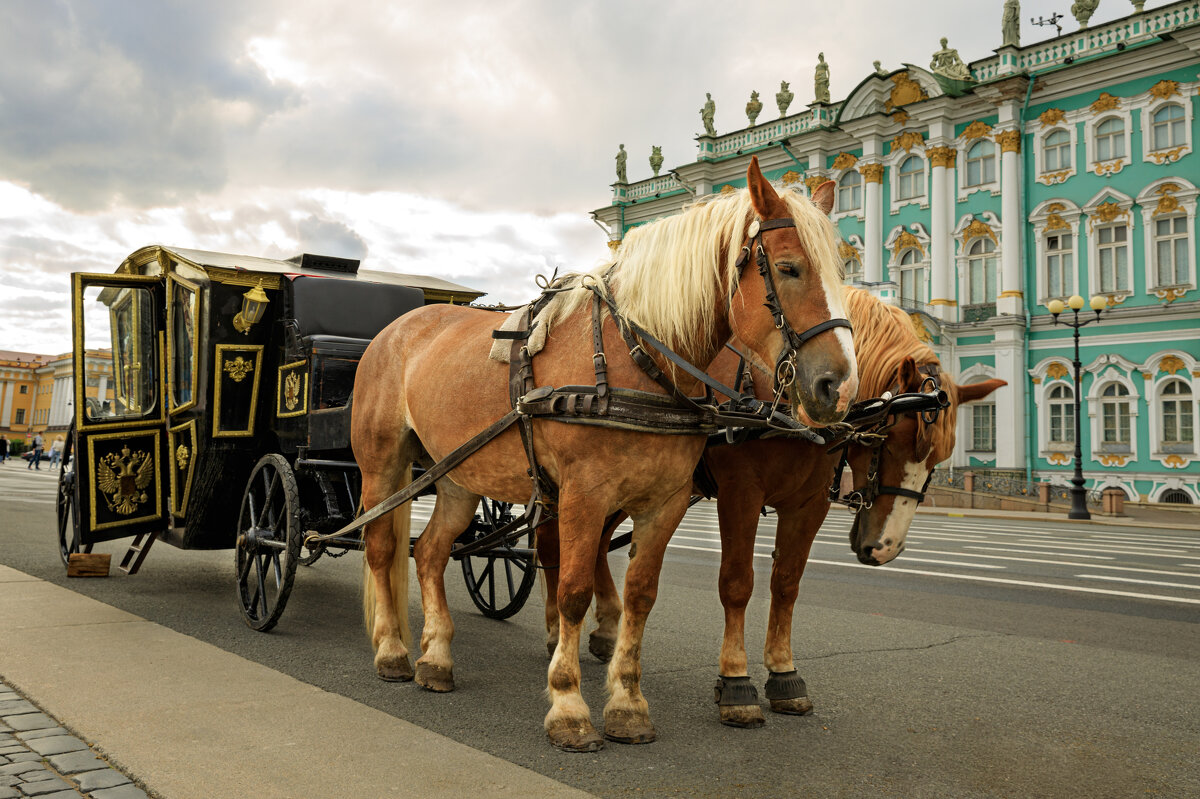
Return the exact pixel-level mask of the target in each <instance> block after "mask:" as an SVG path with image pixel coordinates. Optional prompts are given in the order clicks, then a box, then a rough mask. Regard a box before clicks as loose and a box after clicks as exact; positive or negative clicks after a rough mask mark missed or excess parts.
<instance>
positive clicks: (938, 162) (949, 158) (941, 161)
mask: <svg viewBox="0 0 1200 799" xmlns="http://www.w3.org/2000/svg"><path fill="white" fill-rule="evenodd" d="M925 154H926V155H928V156H929V163H930V164H932V165H933V166H940V167H946V168H953V167H954V160H955V158H956V157H957V156H958V150H955V149H954V148H953V147H931V148H929V149H928V150H926V151H925Z"/></svg>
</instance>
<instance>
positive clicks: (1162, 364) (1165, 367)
mask: <svg viewBox="0 0 1200 799" xmlns="http://www.w3.org/2000/svg"><path fill="white" fill-rule="evenodd" d="M1158 368H1159V371H1162V372H1170V373H1171V374H1176V373H1177V372H1179V371H1180V370H1184V371H1186V370H1187V365H1186V364H1184V362H1183V360H1182V359H1180V358H1179V356H1177V355H1164V356H1163V358H1162V360H1161V361H1159V362H1158Z"/></svg>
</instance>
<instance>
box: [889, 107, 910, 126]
mask: <svg viewBox="0 0 1200 799" xmlns="http://www.w3.org/2000/svg"><path fill="white" fill-rule="evenodd" d="M892 121H893V122H896V123H898V124H900V125H906V124H908V112H907V111H905V110H904V109H903V108H901V109H898V110H896V111H893V112H892Z"/></svg>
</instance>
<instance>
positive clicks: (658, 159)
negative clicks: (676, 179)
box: [650, 144, 663, 177]
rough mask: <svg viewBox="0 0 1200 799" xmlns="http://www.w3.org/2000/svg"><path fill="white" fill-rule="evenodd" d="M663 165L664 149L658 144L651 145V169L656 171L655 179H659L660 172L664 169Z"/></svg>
mask: <svg viewBox="0 0 1200 799" xmlns="http://www.w3.org/2000/svg"><path fill="white" fill-rule="evenodd" d="M662 165H663V154H662V147H660V146H658V145H656V144H652V145H650V168H651V169H653V170H654V177H658V170H660V169H662Z"/></svg>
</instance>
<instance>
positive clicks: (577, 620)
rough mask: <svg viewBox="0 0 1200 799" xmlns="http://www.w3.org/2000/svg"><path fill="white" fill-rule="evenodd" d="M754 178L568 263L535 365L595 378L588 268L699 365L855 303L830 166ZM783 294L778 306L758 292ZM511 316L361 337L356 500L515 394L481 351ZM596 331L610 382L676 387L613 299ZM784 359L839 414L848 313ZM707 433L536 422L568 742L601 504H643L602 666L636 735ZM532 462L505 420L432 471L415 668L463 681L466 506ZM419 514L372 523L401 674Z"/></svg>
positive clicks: (778, 352) (558, 736)
mask: <svg viewBox="0 0 1200 799" xmlns="http://www.w3.org/2000/svg"><path fill="white" fill-rule="evenodd" d="M747 184H748V188H747V189H746V190H743V191H741V192H736V193H733V194H732V195H723V196H720V197H718V198H715V199H713V200H712V201H710V202H705V203H699V204H697V205H695V206H693V207H691V208H690V209H688V210H687V211H685V212H684V213H682V214H680V215H678V216H674V217H670V218H667V219H663V220H660V221H657V222H654V223H651V224H648V225H645V226H643V227H640V228H637V229H635V230H633V231H631V232H630V234H629V235H628V236H627V237H626V239H625V241H624V242H623V244H622V247H621V249H620V251H619V253H618V256H617V258H616V260H615V261H614V262H613V263H611V264H606V265H605V266H604V267H602V268H600V269H597V270H596V271H594V272H593V273H591V276H590V277H589V276H586V275H585V276H574V277H573V278H572V279H571V282H568V283H567V285H574V286H575V287H576V288H574V289H573V290H570V291H564V292H561V293H559V294H557V295H556V298H555V299H554V300H553V301H552V305H551V307H550V308H549V309H548V310H547V312H546V314H545V315H544V317H543V318H544V319H548V321H545V322H543V323H545V324H548V325H549V332H548V334H547V336H546V341H545V345H544V349H543V350H542V351H541V353H540V354H538V355H537V357H536V358H535V360H534V372H535V378H536V381H537V383H538V384H539V385H542V386H564V385H582V384H586V383H589V382H591V381H593V380H594V379H595V377H594V363H595V361H594V359H593V329H592V311H591V304H592V297H593V294H592V287H596V288H598V289H599V290H600V291H602V292H604V293H606V294H608V296H609V298H610V299H611V300H612V302H613V307H615V308H617V309H618V313H620V314H621V315H622V316H623V317H624V318H626V319H629V320H631V321H632V322H634V323H636V324H637V325H639V326H641V328H643V329H644V330H646V331H647V332H649V333H650V334H651V335H652V336H654V337H656V338H658V339H661V340H662V341H664V342H665V343H666V344H667V345H668V346H669V347H670V348H671V349H672V350H673V351H674V352H675V353H677V354H679V355H680V356H682V357H683V358H686V359H687V360H688V361H690V362H691V363H693V364H696V365H698V366H700V367H701V368H704V367H707V366H708V364H709V363H711V361H712V360H713V358H714V357H716V355H717V353H718V352H719V351H720V349H721V347H722V346H723V345H724V343H725V342H726V341H727V340H728V339H729V338H730V336H731V335H733V334H736V335H737V336H738V337H739V338H740V339H741V340H742V341H743V342H745V344H746V346H747V347H748V348H749V349H750V350H751V351H752V352H754V354H755V357H757V358H761V359H762V360H763V362H764V363H771V364H775V363H777V362H782V363H783V364H784V365H785V366H786V365H787V362H788V358H787V357H784V356H785V355H786V353H787V352H789V351H790V350H789V348H791V349H794V344H795V340H796V338H803V336H796V334H795V333H794V332H793V331H795V330H804V331H808V330H810V329H811V328H813V327H815V326H819V325H822V324H823V323H826V322H828V321H829V320H830V319H831V318H834V319H835V318H838V317H842V316H844V309H843V301H842V296H841V292H840V287H839V286H838V259H837V252H836V241H837V238H836V233H835V231H834V229H833V226H832V224H831V223H830V222H829V219H828V217H827V214H828V212H829V209H830V206H831V205H832V202H833V191H832V184H825V186H823V187H821V188H820V189H818V190H817V191H816V192H815V194H814V201H813V202H810V201H808V200H807V199H804V198H803V197H801V196H799V195H798V194H795V193H794V192H784V193H783V195H782V196H781V195H779V194H777V193H776V192H775V190H774V189H773V188H772V187H771V185H770V184H769V183H768V182H767V181H766V180H765V179H764V178H763V176H762V173H761V172H760V171H759V168H758V163H757V160H754V161H752V163H751V166H750V170H749V172H748V174H747ZM759 220H762V221H759ZM773 220H776V221H775V223H772V221H773ZM756 234H757V235H756ZM743 249H745V250H746V252H747V253H748V254H751V255H754V254H760V255H761V256H762V258H761V259H760V264H759V265H760V270H761V273H762V274H763V277H761V278H760V277H759V276H758V275H754V274H753V270H750V269H743V268H742V267H743V266H744V265H745V262H746V260H747V259H745V258H740V257H739V256H740V254H741V251H742V250H743ZM606 281H607V282H606ZM768 281H769V282H768ZM559 285H561V283H560V284H559ZM607 285H611V291H610V290H609V289H607V288H605V286H607ZM772 287H773V289H774V291H772ZM772 294H774V295H775V296H776V297H777V300H776V302H775V304H776V306H777V308H778V310H779V315H780V325H779V326H777V323H776V319H775V318H774V316H773V315H772V313H771V312H769V311H768V310H767V309H766V308H764V305H765V304H767V303H768V300H769V299H770V297H771V296H772ZM503 321H504V317H501V316H498V315H497V314H495V313H493V312H490V311H484V310H479V309H471V308H462V307H453V306H445V305H438V306H428V307H425V308H421V309H418V310H417V311H414V312H412V313H409V314H406V315H405V316H403V317H401V318H400V319H398V320H396V321H395V322H394V323H392V324H391V325H390V326H389V327H388V328H387V329H385V330H384V331H383V332H382V333H380V334H379V336H377V337H376V338H375V340H374V341H373V342H372V343H371V346H370V347H368V349H367V351H366V353H365V354H364V356H363V358H362V361H361V362H360V364H359V367H358V373H357V377H356V380H355V387H354V403H353V417H352V428H351V442H352V445H353V448H354V454H355V459H356V460H357V461H358V464H359V466H360V468H361V470H362V478H363V486H362V502H363V506H364V507H366V508H371V507H373V506H374V505H376V504H378V503H379V502H381V501H382V500H383V499H384V498H386V497H387V496H388V495H389V494H391V493H392V492H394V491H396V490H397V489H398V488H399V487H401V486H403V485H406V484H407V483H408V482H409V480H410V475H411V464H413V463H414V462H417V461H421V462H429V461H436V460H439V459H441V458H443V457H445V456H446V454H447V453H449V452H451V451H453V450H454V449H455V448H456V447H459V446H460V445H461V444H463V443H464V442H465V441H467V440H468V439H469V438H471V437H472V436H473V435H475V434H476V433H478V432H479V431H481V430H484V429H485V428H487V427H488V426H489V425H490V424H492V423H493V422H495V421H497V420H498V419H500V418H501V417H504V416H505V415H506V413H508V411H509V410H510V408H511V405H510V396H509V370H508V367H507V366H505V365H502V364H500V363H497V362H495V361H492V360H489V358H488V350H489V347H490V345H491V342H492V331H493V330H495V329H496V328H498V327H499V326H500V324H501V322H503ZM602 339H603V344H604V350H605V352H606V353H607V358H606V360H607V373H608V381H609V383H610V384H611V385H614V386H620V387H622V388H628V389H635V390H640V391H643V392H650V393H657V394H665V393H666V392H665V390H664V389H663V388H662V387H661V386H660V384H659V383H657V382H655V381H653V380H651V379H650V378H649V377H647V375H646V374H645V373H643V372H642V371H641V370H640V369H638V368H637V366H636V365H635V364H634V361H633V359H632V358H631V357H630V355H629V354H627V353H628V352H629V347H628V346H626V345H625V344H624V343H623V339H622V336H621V333H620V332H619V330H618V328H617V325H616V323H615V321H614V320H613V318H612V316H611V314H607V313H606V314H605V315H604V316H603V323H602ZM789 342H791V343H790V344H789ZM654 357H655V360H656V361H657V363H658V365H659V366H660V367H661V368H662V369H663V370H664V371H666V372H667V373H668V374H672V375H673V376H674V379H675V383H676V385H677V386H678V388H679V390H680V391H682V392H684V393H686V394H694V393H695V392H696V391H697V390H698V386H699V384H698V383H697V382H696V381H695V380H693V379H692V378H689V377H688V375H687V374H685V373H683V372H680V371H678V370H676V369H675V368H674V367H671V366H670V365H669V364H667V363H666V361H665V359H663V358H661V357H659V356H658V355H655V356H654ZM781 359H782V361H781ZM792 363H793V364H794V368H795V380H794V382H793V383H792V385H791V387H790V388H789V389H788V396H787V397H786V399H788V400H790V401H791V403H792V404H793V405H794V406H795V408H796V415H797V416H798V417H799V418H801V419H802V420H804V419H808V420H811V421H816V422H817V423H833V422H836V421H837V420H839V419H841V418H842V417H843V416H844V415H845V413H846V411H847V409H848V408H849V405H850V403H851V401H852V400H853V399H854V397H855V395H856V392H857V383H858V378H857V371H856V365H855V361H854V357H853V342H852V340H851V337H850V334H849V331H848V330H846V329H845V328H833V329H828V330H826V331H825V332H822V333H820V334H819V335H815V336H814V337H812V338H810V339H808V341H807V342H806V343H804V344H803V345H802V347H801V351H800V352H799V355H798V357H795V358H794V359H793V360H792ZM785 371H786V369H785ZM704 440H705V439H704V437H703V435H657V434H653V433H646V432H638V431H632V430H625V429H616V428H612V427H601V426H592V425H582V424H564V423H561V422H555V421H549V420H538V421H536V422H534V424H533V434H532V446H533V449H534V452H535V455H536V458H537V462H538V464H539V466H540V467H541V469H542V470H544V472H545V475H546V476H547V477H548V479H549V480H550V481H552V483H553V485H554V486H555V487H556V488H557V517H558V518H557V527H558V532H559V543H560V550H561V558H560V560H559V569H558V577H559V579H558V586H557V594H556V597H555V600H556V602H557V606H558V608H559V618H558V620H557V621H558V625H559V628H560V629H561V630H562V631H563V636H562V645H561V646H559V647H558V648H557V650H556V652H555V655H554V657H553V658H552V660H551V663H550V669H549V674H548V692H549V697H550V701H551V707H550V710H549V712H548V713H547V714H546V718H545V727H546V731H547V733H548V735H549V738H550V741H551V742H552V743H553V744H554V745H556V746H559V747H561V748H564V749H569V750H575V751H594V750H596V749H598V748H600V746H601V745H602V740H601V738H600V736H599V735H598V734H597V732H596V730H595V728H594V727H593V726H592V723H591V720H590V716H589V710H588V706H587V704H586V703H585V702H584V700H583V696H582V694H581V692H580V668H579V633H580V629H581V625H582V623H583V618H584V616H585V614H586V613H587V609H588V606H589V605H590V604H591V597H592V593H593V572H594V569H595V563H596V559H597V556H598V551H599V547H600V539H601V534H602V527H603V523H602V522H603V520H604V519H605V518H608V517H609V516H611V515H613V514H615V513H617V512H623V513H625V514H628V516H629V517H630V518H632V519H633V524H634V544H633V548H634V552H635V553H636V554H635V556H634V557H633V558H632V559H631V561H630V566H629V570H628V572H627V575H626V580H625V597H624V603H623V613H622V619H623V622H622V624H621V626H620V630H619V633H618V634H617V636H616V644H615V647H614V654H613V657H612V661H611V664H610V666H609V675H608V692H609V695H610V698H609V701H608V704H607V705H606V706H605V709H604V734H605V737H607V738H609V739H611V740H615V741H620V742H627V743H640V742H646V741H651V740H653V739H654V737H655V732H654V727H653V725H652V724H651V722H650V715H649V708H648V705H647V702H646V700H645V698H644V697H643V696H642V692H641V688H640V675H641V664H640V650H641V638H642V632H643V629H644V626H645V623H646V618H647V615H648V614H649V612H650V609H651V607H652V606H653V604H654V600H655V597H656V594H657V590H658V575H659V570H660V568H661V565H662V559H663V554H664V551H665V549H666V545H667V540H668V539H669V538H670V536H671V533H672V532H674V530H675V527H676V525H677V524H678V523H679V520H680V519H681V518H682V517H683V514H684V512H685V511H686V509H687V503H688V498H689V496H690V494H691V476H692V471H693V469H694V467H695V465H696V462H697V461H698V460H699V458H700V455H701V453H702V451H703V447H704ZM528 470H529V463H528V460H527V458H526V453H525V449H524V447H523V445H522V441H521V438H520V436H519V435H518V433H517V431H515V430H513V429H511V428H509V429H508V430H506V431H505V432H504V433H502V434H500V435H499V436H498V437H496V438H494V439H492V440H491V441H490V442H489V443H487V444H486V445H484V446H483V447H482V448H481V449H479V450H478V451H477V452H475V453H474V454H473V455H471V456H470V457H469V458H467V459H466V460H465V461H464V462H463V463H462V464H461V465H459V466H457V467H456V468H454V469H453V470H452V471H451V472H450V473H449V474H448V475H447V476H446V477H443V478H442V479H441V480H439V481H438V482H437V500H436V503H435V506H434V510H433V514H432V516H431V518H430V520H429V522H428V525H427V526H426V528H425V531H424V533H423V534H422V535H421V536H420V538H419V539H418V540H417V542H416V544H415V546H414V549H413V558H414V560H415V561H416V569H417V579H418V581H419V583H420V589H421V600H422V606H423V609H424V614H425V625H424V629H423V632H422V635H421V649H422V654H421V657H420V658H419V659H418V660H417V665H416V672H415V678H416V681H417V682H418V683H419V684H420V685H422V686H424V687H425V688H428V689H430V690H434V691H449V690H452V689H453V687H454V680H453V673H452V667H453V659H452V657H451V654H450V641H451V638H452V637H453V633H454V625H453V622H452V621H451V619H450V613H449V609H448V607H447V604H446V595H445V585H444V572H445V567H446V564H447V561H448V560H449V557H450V554H451V547H452V545H453V543H454V540H455V538H457V537H458V535H459V534H460V533H461V532H462V531H463V530H464V529H466V527H467V526H468V524H469V523H470V521H471V519H472V517H473V515H474V513H475V509H476V507H477V506H478V503H479V499H480V497H481V496H488V497H493V498H496V499H501V500H506V501H513V502H524V501H526V500H528V498H529V496H530V490H531V481H530V477H529V471H528ZM408 518H409V513H408V510H407V508H406V507H402V508H400V509H399V510H398V511H396V512H395V513H394V515H393V518H392V520H388V519H387V518H386V517H384V518H381V519H377V520H375V521H373V522H371V523H370V524H368V525H367V526H366V527H365V532H364V536H365V545H366V558H365V563H366V566H365V568H364V613H365V615H366V618H367V622H368V630H369V632H370V634H371V638H372V642H373V644H374V646H375V649H376V655H375V668H376V671H377V672H378V674H379V675H380V676H381V677H383V678H384V679H390V680H406V679H412V678H413V676H414V672H413V669H412V666H411V665H410V663H409V657H408V651H409V649H408V648H409V646H411V642H410V641H409V639H408V637H407V634H406V633H405V632H404V631H403V629H402V626H403V624H404V620H405V619H406V618H407V600H408V596H407V588H406V585H405V579H406V576H407V567H406V556H407V552H408V545H409V533H408ZM366 569H369V571H370V575H369V576H368V575H367V574H366Z"/></svg>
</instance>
